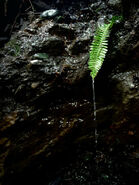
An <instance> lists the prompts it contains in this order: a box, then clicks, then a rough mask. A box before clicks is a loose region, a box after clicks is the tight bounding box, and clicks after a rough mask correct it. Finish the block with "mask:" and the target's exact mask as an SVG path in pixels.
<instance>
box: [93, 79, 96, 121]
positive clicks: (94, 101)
mask: <svg viewBox="0 0 139 185" xmlns="http://www.w3.org/2000/svg"><path fill="white" fill-rule="evenodd" d="M94 82H95V81H94V79H93V78H92V90H93V116H94V118H93V119H94V121H96V96H95V85H94Z"/></svg>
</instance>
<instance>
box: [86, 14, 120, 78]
mask: <svg viewBox="0 0 139 185" xmlns="http://www.w3.org/2000/svg"><path fill="white" fill-rule="evenodd" d="M117 20H119V17H118V16H114V17H113V18H112V20H111V21H110V23H109V24H103V25H101V26H99V27H98V28H97V30H96V32H95V35H94V40H93V42H92V44H91V46H90V58H89V62H88V68H89V69H90V70H91V77H92V78H93V79H94V78H95V77H96V75H97V73H98V71H99V70H100V68H101V66H102V63H103V61H104V59H105V56H106V53H107V51H108V37H109V34H110V30H111V28H112V26H113V24H114V23H115V22H116V21H117Z"/></svg>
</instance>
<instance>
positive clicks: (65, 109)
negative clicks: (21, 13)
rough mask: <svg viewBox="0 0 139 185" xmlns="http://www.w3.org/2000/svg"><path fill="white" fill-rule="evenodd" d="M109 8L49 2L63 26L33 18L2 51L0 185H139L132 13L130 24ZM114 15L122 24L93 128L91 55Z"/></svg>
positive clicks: (100, 84) (99, 87)
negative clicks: (101, 25)
mask: <svg viewBox="0 0 139 185" xmlns="http://www.w3.org/2000/svg"><path fill="white" fill-rule="evenodd" d="M36 2H37V1H34V2H33V5H34V6H35V5H36V7H37V6H39V4H37V3H36ZM41 2H42V3H45V1H44V2H43V1H41ZM113 2H114V1H108V3H105V1H94V2H92V1H87V2H86V1H80V2H79V1H71V2H67V1H54V3H51V2H49V1H48V4H47V7H48V11H49V10H51V9H55V8H57V9H58V8H59V7H60V8H59V11H61V12H62V15H61V14H60V16H61V17H59V18H58V14H57V16H52V17H51V18H50V17H45V19H41V18H40V17H34V19H33V21H31V23H30V24H29V23H28V26H26V27H25V28H24V29H20V30H19V31H18V32H16V34H13V36H12V37H11V39H10V41H9V42H8V43H7V44H6V45H5V47H4V48H1V50H0V110H1V111H0V185H16V184H20V185H22V184H27V185H28V184H41V185H43V184H45V185H46V184H48V185H60V184H62V185H66V184H67V185H69V184H73V185H75V184H81V185H92V184H96V185H97V184H99V185H100V184H104V185H105V184H107V185H108V184H109V185H114V184H116V185H125V184H128V183H129V182H130V183H129V184H138V183H139V182H138V178H137V177H138V173H139V171H138V163H137V160H138V139H139V127H138V112H139V109H138V103H139V91H138V90H139V89H138V84H139V72H138V69H139V68H138V67H139V66H138V59H139V55H138V51H139V47H138V38H139V35H138V26H139V21H138V15H137V11H136V8H137V3H136V2H134V1H133V2H132V3H131V4H129V6H131V7H132V8H131V10H130V13H128V18H127V17H126V13H125V14H124V11H125V10H124V7H122V6H123V4H124V3H123V2H122V4H121V3H119V2H120V1H115V3H114V4H113ZM64 3H65V4H64ZM128 3H129V2H128ZM40 4H41V3H40ZM117 4H118V5H117ZM41 5H42V4H41ZM45 6H46V4H45ZM117 6H120V7H121V8H118V9H117V8H114V7H117ZM47 14H48V12H47ZM115 14H118V15H121V14H124V16H125V17H124V20H123V22H121V23H117V24H116V25H115V26H114V28H113V30H112V33H111V37H110V43H109V52H108V55H107V57H106V60H105V62H104V65H103V68H102V70H101V71H100V73H99V74H98V76H97V78H96V81H95V86H96V103H97V121H95V122H94V121H93V103H92V89H91V79H90V76H89V71H88V67H87V62H88V59H89V53H88V51H89V45H90V43H91V41H92V39H93V35H94V31H95V27H96V24H97V23H98V22H100V21H105V19H106V18H110V17H111V15H115ZM75 20H76V21H75ZM96 127H97V129H98V136H97V144H96V137H95V135H94V130H95V128H96Z"/></svg>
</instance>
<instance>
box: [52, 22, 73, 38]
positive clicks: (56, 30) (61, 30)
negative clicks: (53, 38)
mask: <svg viewBox="0 0 139 185" xmlns="http://www.w3.org/2000/svg"><path fill="white" fill-rule="evenodd" d="M49 33H50V34H51V35H58V36H60V37H66V38H67V39H70V40H73V39H75V30H73V29H71V28H69V26H68V25H54V26H53V27H52V28H50V29H49Z"/></svg>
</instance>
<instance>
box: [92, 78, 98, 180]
mask: <svg viewBox="0 0 139 185" xmlns="http://www.w3.org/2000/svg"><path fill="white" fill-rule="evenodd" d="M94 83H95V82H94V79H93V78H92V91H93V117H94V118H93V120H94V122H95V133H94V134H95V149H96V155H95V162H96V170H97V171H98V170H99V165H98V160H97V158H99V153H98V150H97V147H98V129H97V123H96V118H97V115H96V96H95V85H94ZM97 181H98V180H97Z"/></svg>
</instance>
